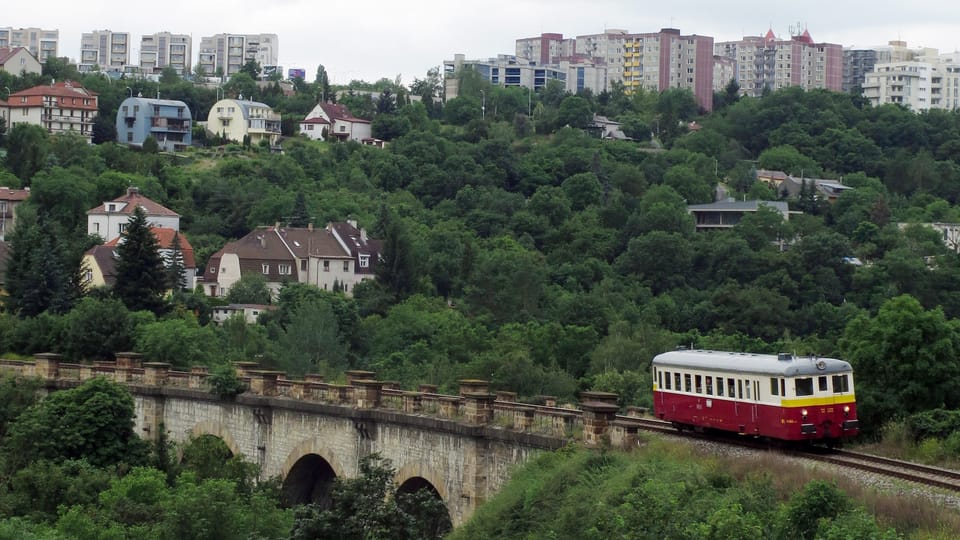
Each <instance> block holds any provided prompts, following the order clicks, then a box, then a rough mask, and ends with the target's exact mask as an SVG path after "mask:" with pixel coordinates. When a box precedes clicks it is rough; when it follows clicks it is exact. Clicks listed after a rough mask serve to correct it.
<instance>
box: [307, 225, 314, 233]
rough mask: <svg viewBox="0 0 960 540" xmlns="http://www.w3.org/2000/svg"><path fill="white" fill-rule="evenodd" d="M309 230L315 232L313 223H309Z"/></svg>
mask: <svg viewBox="0 0 960 540" xmlns="http://www.w3.org/2000/svg"><path fill="white" fill-rule="evenodd" d="M307 230H308V231H310V232H313V223H307Z"/></svg>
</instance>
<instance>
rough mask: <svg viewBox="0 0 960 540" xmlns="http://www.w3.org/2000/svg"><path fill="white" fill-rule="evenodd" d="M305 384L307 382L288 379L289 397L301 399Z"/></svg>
mask: <svg viewBox="0 0 960 540" xmlns="http://www.w3.org/2000/svg"><path fill="white" fill-rule="evenodd" d="M306 385H307V383H306V382H304V381H290V397H291V398H293V399H303V395H304V388H305V387H306Z"/></svg>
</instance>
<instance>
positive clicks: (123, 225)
mask: <svg viewBox="0 0 960 540" xmlns="http://www.w3.org/2000/svg"><path fill="white" fill-rule="evenodd" d="M126 228H127V224H126V223H121V224H119V225H117V232H118V233H121V234H123V231H124V230H126Z"/></svg>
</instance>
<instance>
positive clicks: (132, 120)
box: [116, 97, 193, 152]
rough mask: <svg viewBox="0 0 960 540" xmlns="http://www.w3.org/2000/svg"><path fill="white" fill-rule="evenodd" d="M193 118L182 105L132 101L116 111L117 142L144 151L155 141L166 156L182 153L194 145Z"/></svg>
mask: <svg viewBox="0 0 960 540" xmlns="http://www.w3.org/2000/svg"><path fill="white" fill-rule="evenodd" d="M190 118H191V116H190V108H189V107H187V104H186V103H184V102H182V101H174V100H170V99H151V98H144V97H129V98H127V99H125V100H123V103H121V104H120V108H119V109H117V122H116V124H117V142H119V143H120V144H126V145H129V146H137V147H143V142H144V141H145V140H147V137H153V139H154V140H155V141H157V145H158V146H159V147H160V149H161V150H163V151H165V152H179V151H183V150H185V149H186V148H187V147H188V146H190V143H191V142H192V141H193V135H192V133H191V120H190Z"/></svg>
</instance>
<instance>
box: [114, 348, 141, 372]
mask: <svg viewBox="0 0 960 540" xmlns="http://www.w3.org/2000/svg"><path fill="white" fill-rule="evenodd" d="M114 356H116V358H117V370H120V369H121V368H122V369H128V370H130V369H140V368H141V367H143V355H142V354H140V353H136V352H118V353H116V354H115V355H114Z"/></svg>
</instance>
